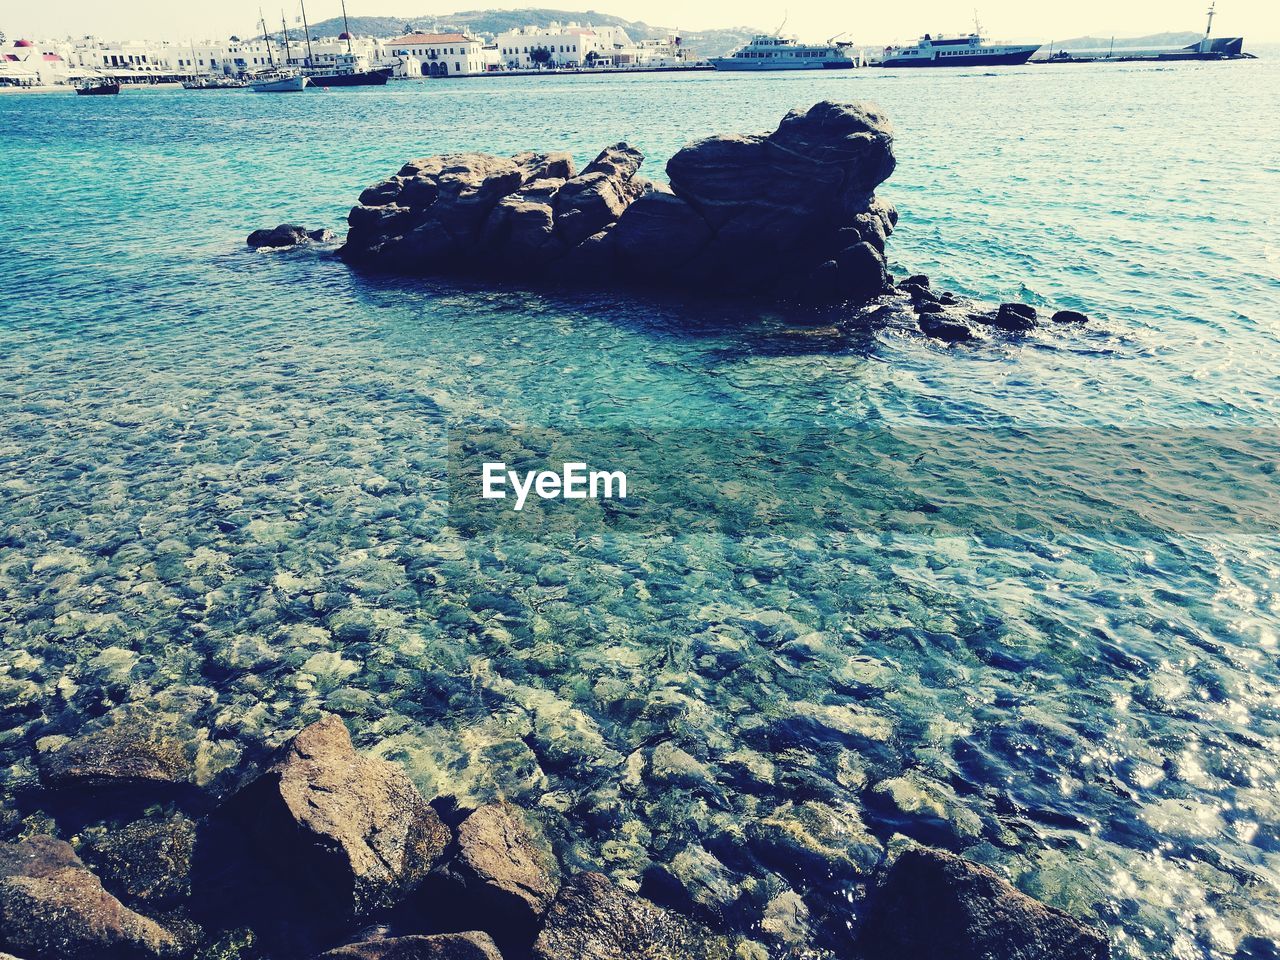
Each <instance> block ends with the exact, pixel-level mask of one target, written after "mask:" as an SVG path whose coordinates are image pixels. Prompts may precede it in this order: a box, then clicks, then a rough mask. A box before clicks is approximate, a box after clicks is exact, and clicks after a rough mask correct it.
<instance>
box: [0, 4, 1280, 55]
mask: <svg viewBox="0 0 1280 960" xmlns="http://www.w3.org/2000/svg"><path fill="white" fill-rule="evenodd" d="M339 2H340V0H310V2H309V3H308V5H307V18H308V20H310V21H311V22H312V23H315V22H317V21H320V20H323V19H325V18H327V17H331V16H338V15H339V14H340V13H341V7H340V5H339ZM975 4H976V5H977V7H978V14H979V16H980V17H981V22H982V26H983V30H984V33H985V34H986V35H987V36H989V37H991V38H993V39H1037V40H1046V41H1047V40H1052V39H1055V38H1058V39H1065V38H1068V37H1077V36H1082V35H1086V34H1087V35H1091V36H1112V35H1114V36H1137V35H1142V34H1148V33H1159V32H1163V31H1168V30H1176V31H1197V32H1198V31H1201V30H1203V29H1204V25H1205V20H1206V17H1205V12H1206V10H1207V9H1208V4H1209V0H1071V2H1067V3H1050V2H1045V0H894V2H892V3H865V4H861V3H859V4H855V3H852V2H850V0H534V2H520V0H514V2H511V0H443V2H442V0H348V3H347V11H348V13H350V14H352V15H353V16H354V15H357V14H362V15H368V16H395V17H404V18H405V19H406V20H413V21H415V22H419V23H421V22H426V21H429V18H430V17H432V16H440V17H446V15H447V14H449V13H451V12H453V11H455V10H474V9H488V8H498V9H517V8H520V7H544V8H554V9H566V10H572V9H577V10H586V9H595V10H599V11H601V12H604V13H612V14H616V15H618V16H622V17H625V18H627V19H628V20H644V21H645V22H647V23H651V24H657V25H662V26H670V27H679V28H681V29H683V30H702V29H708V28H713V27H727V26H739V25H749V26H753V27H759V28H761V29H773V28H774V27H777V26H778V24H779V23H780V22H781V21H782V19H783V17H784V16H786V18H787V26H786V32H787V33H794V34H797V35H799V36H800V37H801V38H803V39H807V40H818V39H825V38H826V37H829V36H832V35H834V34H837V33H840V32H841V31H847V33H848V38H849V39H852V40H853V41H854V42H855V43H864V42H866V43H869V42H879V41H889V40H908V39H914V38H916V37H917V36H919V35H920V34H922V33H926V32H932V33H952V32H959V31H966V32H967V31H968V30H970V29H972V25H973V19H974V6H975ZM259 5H260V0H215V2H212V3H210V2H208V0H205V2H195V3H183V2H181V0H113V2H109V3H104V2H102V0H55V2H51V3H36V2H33V0H0V31H2V32H3V33H4V34H5V35H6V36H7V37H8V38H9V39H10V40H14V39H17V38H18V37H33V38H37V39H38V38H53V37H65V36H83V35H85V34H94V35H97V36H101V37H106V38H110V39H117V40H121V39H182V38H201V39H203V38H210V39H212V38H225V37H227V36H230V35H231V34H242V35H243V34H249V33H252V32H253V29H254V24H255V23H256V22H257V19H258V8H259ZM281 5H282V4H281V2H278V0H261V6H262V8H263V11H264V13H265V14H266V16H267V20H268V23H273V22H274V23H279V20H280V7H281ZM284 6H285V8H286V10H285V13H286V15H287V16H288V17H289V20H290V22H293V19H294V18H295V17H296V16H297V9H296V7H297V0H284ZM1218 7H1219V10H1218V16H1217V19H1216V20H1215V21H1214V35H1215V36H1244V37H1245V38H1246V41H1247V42H1246V49H1247V48H1248V44H1249V43H1263V42H1269V41H1280V0H1219V4H1218Z"/></svg>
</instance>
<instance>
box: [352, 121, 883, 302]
mask: <svg viewBox="0 0 1280 960" xmlns="http://www.w3.org/2000/svg"><path fill="white" fill-rule="evenodd" d="M642 160H643V156H642V155H641V154H640V152H639V151H638V150H636V149H635V148H633V147H630V146H628V145H627V144H625V143H619V144H615V145H614V146H612V147H609V148H607V149H606V150H604V151H603V152H602V153H601V154H600V155H599V156H598V157H597V158H596V159H595V161H593V162H592V163H591V164H589V165H588V166H587V168H586V169H585V170H583V171H582V173H580V174H575V172H574V169H573V165H572V162H571V161H570V160H568V159H567V158H566V157H564V156H563V155H544V154H521V155H519V156H517V157H513V158H504V157H495V156H491V155H488V154H481V153H467V154H453V155H447V156H437V157H428V158H425V159H422V160H415V161H413V162H411V163H409V164H406V165H405V166H404V167H403V168H401V170H400V171H399V173H397V174H396V175H395V176H394V177H392V178H390V179H389V180H386V181H384V182H382V183H379V184H376V185H374V186H372V187H370V188H369V189H367V190H365V191H364V192H363V193H362V194H361V196H360V203H359V205H357V206H356V207H354V208H352V210H351V213H350V216H349V217H348V223H349V225H350V231H349V232H348V234H347V242H346V244H345V245H344V246H343V247H342V249H341V251H340V254H341V256H342V257H343V258H344V259H345V260H347V262H349V263H351V264H356V265H362V266H367V267H375V268H380V269H386V270H391V271H397V272H406V273H420V274H430V273H470V274H480V275H487V276H495V275H496V276H499V277H507V276H514V277H521V278H535V279H536V278H540V277H554V278H556V279H558V280H561V281H567V282H575V281H576V282H589V283H600V282H606V283H607V282H613V283H628V282H632V283H639V284H644V285H646V286H662V287H680V288H685V289H690V290H695V291H699V292H702V291H719V292H722V293H723V292H727V293H731V294H750V295H761V296H770V297H778V298H784V299H800V300H809V301H822V302H839V301H844V300H852V301H865V300H868V299H870V298H871V297H874V296H876V295H878V294H879V293H881V292H883V291H884V290H885V289H887V288H888V286H889V277H888V274H887V272H886V270H885V261H884V246H885V239H886V237H887V236H888V235H889V234H890V233H892V232H893V228H894V225H895V223H896V222H897V214H896V213H895V212H894V210H893V208H892V207H890V206H889V205H888V204H886V203H884V202H883V201H880V200H877V199H876V197H875V188H876V187H877V186H878V185H879V184H880V183H882V182H883V181H884V180H885V179H886V178H887V177H888V176H889V175H890V174H891V173H892V172H893V168H894V157H893V133H892V129H891V127H890V125H889V121H888V120H887V119H886V118H885V117H884V116H883V115H881V114H880V113H878V112H877V111H875V110H874V109H872V108H870V107H867V106H862V105H855V104H838V103H832V102H829V101H824V102H821V103H818V104H815V105H814V106H813V107H811V108H810V109H808V110H794V111H792V112H791V113H789V114H788V115H787V116H786V117H785V118H784V119H783V121H782V123H781V124H780V125H779V127H778V129H777V130H775V131H774V132H773V133H770V134H767V135H765V134H753V135H721V136H715V137H709V138H707V139H705V140H700V141H698V142H697V143H694V144H691V145H689V146H687V147H685V148H684V149H682V150H680V151H679V152H678V153H677V154H676V155H675V156H674V157H672V158H671V161H670V162H669V163H668V164H667V174H668V176H669V178H670V181H671V187H670V189H668V188H665V187H660V186H657V185H655V184H652V183H650V182H648V181H647V180H645V179H644V178H642V177H641V176H640V175H639V173H638V170H639V168H640V164H641V162H642Z"/></svg>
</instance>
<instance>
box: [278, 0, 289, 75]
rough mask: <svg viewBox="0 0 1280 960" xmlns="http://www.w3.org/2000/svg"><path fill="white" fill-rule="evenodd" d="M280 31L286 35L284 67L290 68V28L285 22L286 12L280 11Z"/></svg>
mask: <svg viewBox="0 0 1280 960" xmlns="http://www.w3.org/2000/svg"><path fill="white" fill-rule="evenodd" d="M280 30H281V32H282V33H283V34H284V65H285V66H286V67H288V66H289V60H290V57H289V28H288V27H287V26H286V25H285V22H284V11H283V10H281V11H280Z"/></svg>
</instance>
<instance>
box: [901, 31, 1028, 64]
mask: <svg viewBox="0 0 1280 960" xmlns="http://www.w3.org/2000/svg"><path fill="white" fill-rule="evenodd" d="M1039 49H1040V44H1038V43H1037V44H1009V43H992V42H991V41H989V40H984V39H983V38H982V36H981V33H980V32H974V33H971V34H969V35H968V36H965V37H933V36H930V35H929V34H927V33H926V34H925V35H924V36H923V37H921V38H920V39H919V40H918V41H917V42H916V45H915V46H913V47H893V46H890V47H885V48H884V53H883V54H882V55H881V57H880V60H879V61H878V63H877V64H876V65H877V66H881V67H994V66H1019V65H1021V64H1024V63H1026V62H1027V61H1028V60H1030V59H1031V55H1032V54H1033V53H1035V52H1036V51H1037V50H1039Z"/></svg>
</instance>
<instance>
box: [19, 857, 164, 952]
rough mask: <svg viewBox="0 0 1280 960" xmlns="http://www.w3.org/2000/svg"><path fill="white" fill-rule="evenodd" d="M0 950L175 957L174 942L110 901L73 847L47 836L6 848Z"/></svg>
mask: <svg viewBox="0 0 1280 960" xmlns="http://www.w3.org/2000/svg"><path fill="white" fill-rule="evenodd" d="M0 943H3V944H4V945H5V946H7V947H9V948H10V949H13V950H17V951H19V952H20V953H21V954H22V955H23V956H25V957H26V958H28V960H150V958H157V957H173V956H177V955H178V953H179V952H180V950H181V947H180V945H179V942H178V940H177V938H176V937H174V935H173V934H172V933H170V932H169V931H168V930H166V929H165V928H164V927H162V926H160V925H159V924H158V923H156V922H155V921H154V920H150V919H148V918H147V917H144V916H142V915H141V914H139V913H134V912H133V911H132V910H130V909H129V908H128V907H126V906H125V905H124V904H122V903H121V902H120V901H119V900H117V899H116V898H115V897H113V896H112V895H111V894H109V893H108V892H107V891H106V890H105V889H104V888H103V886H102V882H101V881H100V880H99V879H98V878H97V877H96V876H94V875H93V874H92V873H90V872H89V870H88V868H86V867H85V865H84V864H83V863H81V861H80V858H79V857H77V856H76V853H75V851H74V850H73V849H72V848H71V845H70V844H68V843H64V842H63V841H61V840H56V839H54V838H53V837H48V836H35V837H29V838H28V839H26V840H23V841H22V842H21V843H15V844H4V845H2V846H0Z"/></svg>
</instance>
